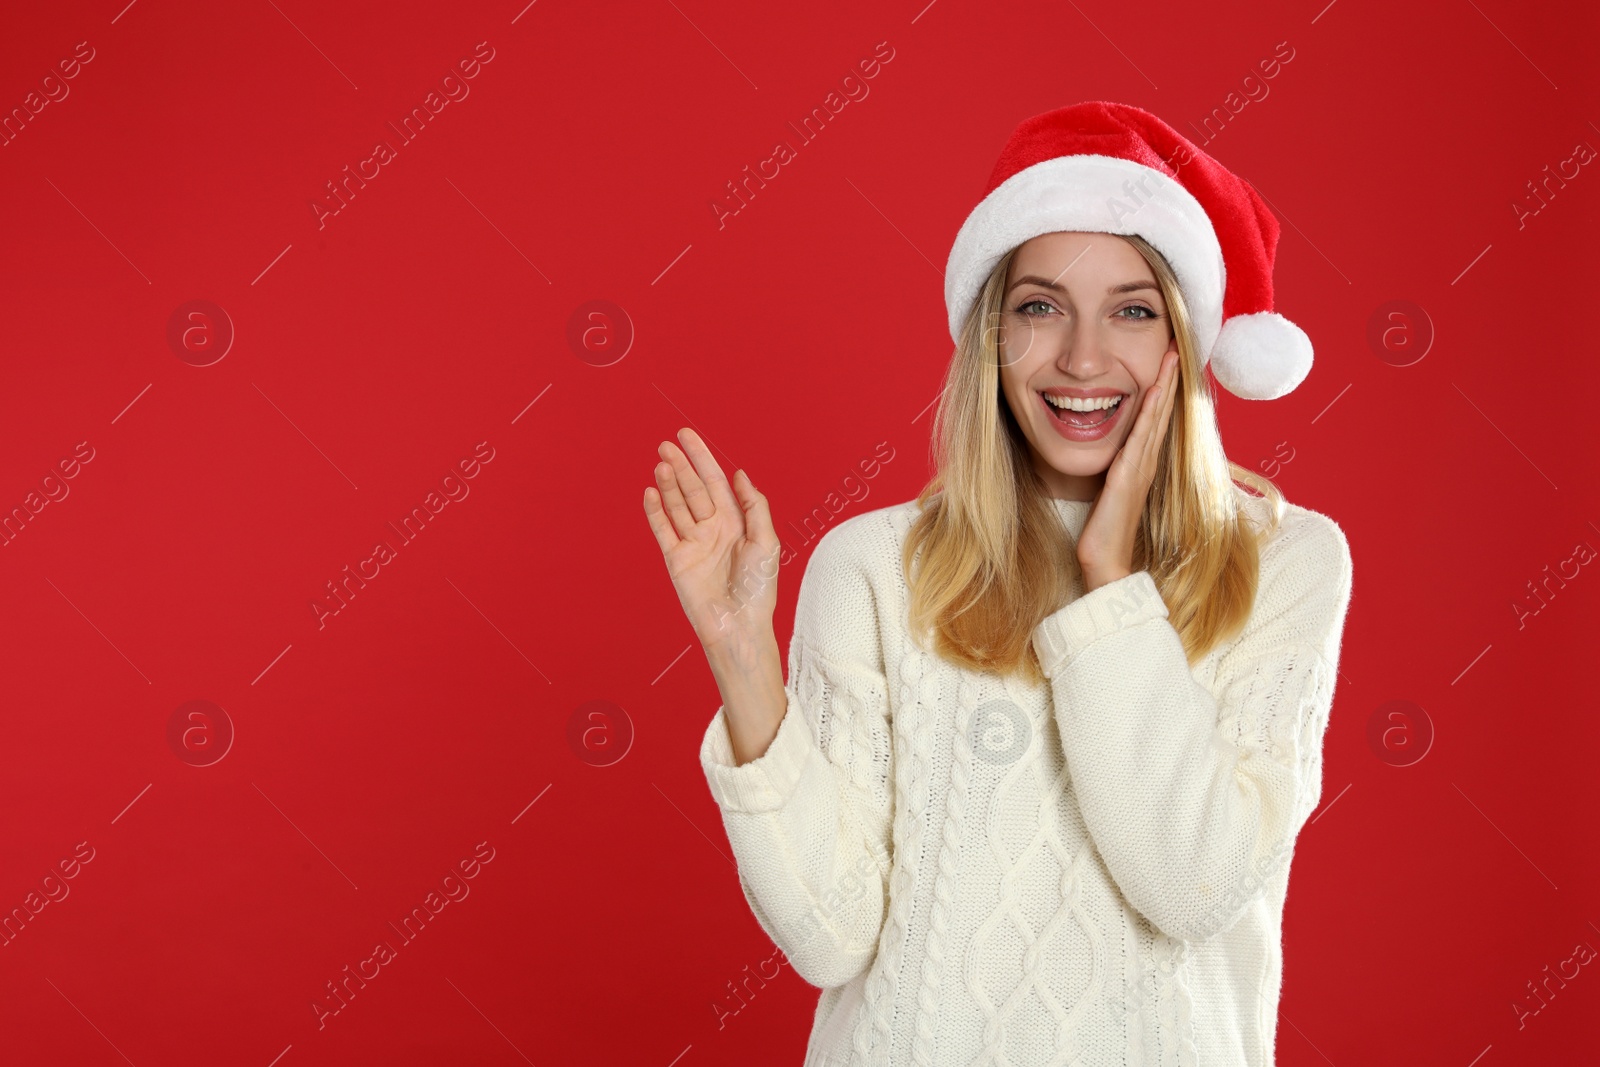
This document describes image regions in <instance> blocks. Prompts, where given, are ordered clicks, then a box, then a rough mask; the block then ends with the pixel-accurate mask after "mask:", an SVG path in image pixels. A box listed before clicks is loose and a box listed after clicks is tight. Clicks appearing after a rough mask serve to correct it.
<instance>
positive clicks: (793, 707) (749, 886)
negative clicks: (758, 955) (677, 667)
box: [700, 516, 893, 989]
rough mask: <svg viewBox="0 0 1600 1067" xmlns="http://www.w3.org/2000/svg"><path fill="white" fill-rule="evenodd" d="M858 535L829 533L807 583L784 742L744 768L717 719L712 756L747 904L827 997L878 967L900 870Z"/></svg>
mask: <svg viewBox="0 0 1600 1067" xmlns="http://www.w3.org/2000/svg"><path fill="white" fill-rule="evenodd" d="M858 518H861V519H864V518H866V516H860V517H858ZM847 527H849V528H850V529H851V530H854V531H856V532H859V531H860V529H861V527H860V525H859V524H858V523H856V522H854V521H851V522H847V523H845V524H841V525H840V526H836V527H835V528H834V529H833V530H830V531H829V532H828V533H827V534H826V535H824V537H823V538H822V540H821V541H820V542H818V544H817V547H816V549H815V551H814V552H813V553H812V556H811V559H810V560H809V561H808V563H807V565H806V571H805V574H804V576H803V577H802V578H801V583H800V592H799V597H798V601H797V604H796V608H795V629H794V635H793V638H792V639H791V641H790V646H789V679H788V682H787V683H786V685H785V687H784V690H785V695H786V698H787V707H786V709H785V712H784V717H783V720H782V723H781V724H780V725H779V727H778V733H777V736H776V737H774V738H773V740H772V743H771V744H770V745H769V746H768V748H767V750H766V752H764V753H762V755H761V756H760V757H758V758H757V759H754V760H751V761H750V762H748V763H745V764H743V765H735V763H734V757H733V748H732V744H731V741H730V739H729V735H728V727H727V717H726V709H725V708H722V707H719V708H718V709H717V713H716V715H715V716H714V717H713V718H712V720H711V724H710V726H709V727H707V729H706V732H705V735H704V738H703V739H702V742H701V746H700V763H701V766H702V769H703V770H704V771H705V775H706V781H707V783H708V784H709V785H710V787H711V795H712V797H713V799H715V800H716V802H717V805H718V807H719V808H720V809H721V812H722V824H723V827H724V828H725V829H726V831H727V835H728V841H729V843H730V844H731V845H732V846H733V852H734V856H735V859H736V861H737V864H738V869H739V885H740V888H741V890H742V891H743V892H744V895H745V899H746V900H747V901H748V902H749V904H750V908H751V910H752V912H753V913H754V914H755V917H756V920H757V921H758V922H759V923H760V924H761V926H762V929H764V930H765V931H766V932H767V934H768V936H770V937H771V938H772V940H773V943H774V944H776V945H777V946H778V947H779V948H780V949H782V950H783V953H784V955H785V956H787V957H788V959H789V962H790V964H791V965H792V966H793V967H794V970H795V973H796V974H798V975H800V976H801V977H802V978H804V979H805V980H806V981H807V982H809V983H811V984H812V985H814V986H817V987H819V988H823V989H828V988H832V987H835V986H840V985H844V984H845V983H846V982H848V981H850V980H851V979H852V978H854V977H856V976H857V975H859V974H861V973H862V972H864V971H865V970H866V969H867V968H868V966H870V964H871V962H872V960H873V958H874V957H875V955H876V954H877V942H878V935H879V933H880V931H881V929H882V926H883V918H884V915H885V910H886V905H887V893H888V878H889V867H890V859H891V851H890V850H891V840H890V833H891V817H892V796H893V777H892V767H893V763H892V760H893V756H892V751H891V748H890V715H889V686H888V681H887V679H886V677H885V675H884V670H883V665H882V654H881V646H880V645H879V644H878V642H877V638H876V634H877V619H876V615H875V602H874V597H873V593H872V589H871V586H870V584H869V577H870V576H869V574H868V572H867V571H866V569H865V564H864V561H863V557H862V555H861V553H860V551H859V550H860V548H861V547H864V546H862V545H861V543H860V542H861V539H859V538H857V537H854V536H852V535H851V534H850V533H848V532H846V528H847Z"/></svg>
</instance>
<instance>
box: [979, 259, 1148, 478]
mask: <svg viewBox="0 0 1600 1067" xmlns="http://www.w3.org/2000/svg"><path fill="white" fill-rule="evenodd" d="M1000 324H1001V327H1002V328H1001V329H1000V331H999V338H998V341H999V350H1000V353H999V354H1000V384H1001V388H1002V389H1003V390H1004V392H1005V395H1006V401H1007V402H1008V403H1009V404H1010V405H1011V413H1012V415H1013V416H1015V418H1016V420H1017V424H1018V425H1019V426H1021V427H1022V432H1023V433H1024V434H1025V435H1026V436H1027V438H1028V442H1029V445H1030V446H1031V451H1032V453H1033V461H1034V469H1035V470H1037V471H1038V472H1039V475H1040V477H1042V478H1043V479H1044V481H1045V484H1046V485H1047V486H1048V487H1049V488H1050V492H1051V495H1052V496H1056V497H1061V498H1064V499H1069V500H1089V499H1092V498H1093V497H1094V496H1095V495H1096V494H1097V493H1098V492H1099V491H1100V487H1101V486H1102V485H1104V484H1105V472H1106V469H1107V468H1108V467H1110V466H1111V461H1112V460H1113V459H1114V458H1116V454H1117V450H1118V449H1119V448H1121V447H1122V443H1123V442H1124V441H1125V440H1127V438H1128V434H1129V432H1131V431H1132V429H1133V423H1134V418H1135V416H1136V414H1137V413H1138V411H1139V406H1140V405H1141V404H1142V403H1143V401H1144V396H1145V393H1146V392H1147V391H1148V390H1150V389H1151V388H1153V387H1154V386H1155V383H1156V376H1157V374H1158V373H1159V371H1160V369H1161V361H1162V359H1163V358H1164V357H1165V356H1166V354H1167V353H1168V352H1177V350H1178V342H1177V341H1176V340H1175V339H1174V338H1173V335H1172V325H1171V320H1169V319H1168V318H1167V307H1166V303H1165V302H1164V301H1163V300H1162V298H1161V288H1160V286H1158V285H1157V284H1156V279H1155V274H1154V273H1153V272H1152V271H1151V270H1150V265H1149V264H1148V263H1146V262H1145V259H1144V257H1143V256H1142V255H1140V254H1139V252H1138V250H1137V249H1136V248H1134V247H1133V246H1132V245H1131V244H1129V243H1128V242H1127V241H1124V240H1123V239H1122V238H1120V237H1118V236H1116V235H1115V234H1108V233H1046V234H1040V235H1039V236H1038V237H1034V238H1032V239H1031V240H1029V241H1027V242H1025V243H1024V244H1023V245H1022V246H1021V248H1020V249H1018V251H1017V254H1016V255H1015V256H1014V257H1013V258H1012V261H1011V270H1010V272H1009V273H1008V275H1007V276H1006V291H1005V295H1004V297H1003V298H1002V302H1001V312H1000ZM1047 395H1048V396H1050V397H1052V398H1055V399H1057V400H1065V399H1066V398H1076V399H1073V400H1071V401H1068V402H1069V403H1071V404H1072V406H1074V407H1077V408H1084V407H1087V408H1089V410H1087V411H1067V410H1062V409H1061V408H1058V407H1057V406H1055V405H1053V404H1051V403H1050V401H1047V400H1046V399H1045V397H1046V396H1047ZM1118 398H1120V402H1118V403H1117V404H1116V406H1115V407H1113V408H1110V409H1109V410H1108V409H1107V408H1106V407H1105V405H1106V404H1107V403H1109V402H1111V401H1112V400H1116V399H1118Z"/></svg>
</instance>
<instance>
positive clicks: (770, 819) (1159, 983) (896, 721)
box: [700, 490, 1351, 1067]
mask: <svg viewBox="0 0 1600 1067" xmlns="http://www.w3.org/2000/svg"><path fill="white" fill-rule="evenodd" d="M1239 497H1240V499H1241V501H1242V502H1243V506H1244V507H1245V509H1246V511H1247V512H1248V513H1249V514H1250V516H1251V517H1252V518H1253V519H1254V520H1255V521H1256V522H1257V523H1258V525H1261V526H1263V527H1264V525H1265V523H1266V519H1267V505H1266V501H1265V500H1264V499H1261V498H1257V497H1254V496H1251V495H1250V494H1247V493H1245V492H1243V491H1242V490H1239ZM1056 506H1057V510H1058V512H1059V513H1060V515H1061V517H1062V520H1063V522H1064V525H1065V527H1066V529H1067V531H1068V532H1069V533H1070V535H1071V537H1072V538H1073V540H1074V543H1075V542H1076V538H1077V537H1078V535H1079V534H1080V533H1081V532H1082V530H1083V525H1084V522H1085V521H1086V520H1087V518H1088V513H1089V508H1090V503H1089V502H1088V501H1069V500H1060V501H1056ZM916 507H917V505H916V502H915V501H914V500H913V501H907V502H905V503H902V504H898V505H894V506H890V507H885V508H880V509H878V510H876V511H870V512H864V513H862V514H860V515H856V516H854V517H852V518H850V519H847V520H845V521H843V522H841V523H839V524H838V525H836V526H834V527H833V528H832V529H831V530H829V531H828V532H827V533H826V534H825V535H824V536H823V538H822V539H821V541H819V542H818V544H817V546H816V550H815V551H814V552H813V554H812V556H811V559H810V561H809V562H808V563H807V565H806V570H805V573H804V576H803V577H802V579H801V583H800V591H799V600H798V603H797V605H796V609H795V626H794V636H793V639H792V641H791V643H790V648H789V678H788V682H787V685H786V687H785V689H786V694H787V698H788V707H787V711H786V713H785V716H784V719H783V722H782V724H781V726H780V727H779V729H778V733H777V736H776V737H775V738H774V739H773V741H772V743H771V745H770V746H769V747H768V749H767V751H766V752H765V753H763V754H762V756H761V757H760V758H759V759H756V760H752V761H751V762H749V763H747V764H744V765H743V766H736V765H735V764H734V759H733V753H732V747H731V744H730V742H729V737H728V731H727V722H726V719H725V717H724V711H723V709H721V708H719V709H718V710H717V713H716V716H715V717H714V718H713V719H712V720H711V724H710V726H709V727H708V728H707V730H706V732H705V736H704V738H703V740H702V743H701V747H700V761H701V765H702V767H703V769H704V771H705V774H706V779H707V781H708V783H709V784H710V787H711V793H712V796H713V797H714V798H715V799H716V801H717V804H718V805H719V806H720V808H721V810H722V819H723V825H724V827H725V828H726V830H727V834H728V840H729V842H730V843H731V844H732V846H733V851H734V854H735V856H736V858H737V861H738V869H739V883H740V886H741V888H742V889H743V891H744V895H745V898H746V899H747V900H748V901H749V904H750V907H751V908H752V909H753V911H754V913H755V916H756V919H757V920H758V921H759V922H760V924H761V926H762V928H763V929H764V930H765V931H766V932H767V934H768V935H769V936H771V938H772V939H773V941H774V942H775V943H776V944H777V946H778V947H779V948H780V949H781V950H782V951H783V953H784V955H785V956H786V957H787V958H788V962H789V963H790V964H791V966H793V968H794V970H795V972H796V973H797V974H799V975H800V976H801V977H802V978H804V979H805V980H806V981H807V982H809V983H811V984H812V985H815V986H817V987H819V988H821V989H822V990H823V993H822V995H821V998H820V999H819V1001H818V1004H817V1011H816V1017H815V1020H814V1022H813V1025H812V1030H811V1037H810V1043H809V1047H808V1050H807V1053H806V1057H805V1061H804V1064H805V1067H824V1065H827V1067H845V1065H855V1067H867V1065H879V1064H882V1065H894V1067H902V1065H905V1067H910V1065H916V1067H933V1065H941V1067H943V1065H958V1064H959V1065H963V1067H965V1065H981V1064H992V1065H995V1067H1058V1065H1059V1067H1065V1065H1068V1064H1076V1065H1081V1067H1111V1065H1116V1067H1142V1065H1150V1067H1156V1065H1161V1067H1166V1065H1176V1067H1193V1065H1202V1067H1212V1065H1228V1067H1245V1065H1248V1067H1270V1065H1271V1064H1272V1063H1273V1042H1274V1038H1275V1036H1276V1030H1277V1014H1278V995H1279V989H1280V986H1281V977H1282V950H1281V941H1282V935H1281V931H1282V916H1283V904H1284V894H1285V890H1286V888H1287V882H1288V871H1289V860H1290V858H1291V856H1292V852H1293V846H1294V841H1295V837H1296V835H1297V834H1298V832H1299V830H1300V828H1301V827H1302V826H1303V825H1305V822H1306V820H1307V818H1308V817H1309V816H1310V814H1311V812H1312V811H1313V810H1314V809H1315V808H1316V806H1317V803H1318V800H1319V798H1320V796H1321V792H1322V751H1321V750H1322V737H1323V733H1324V730H1325V729H1326V727H1327V722H1328V711H1329V708H1330V706H1331V704H1332V700H1333V689H1334V681H1335V676H1336V667H1337V662H1338V657H1339V645H1340V638H1341V634H1342V632H1343V627H1344V618H1345V613H1346V610H1347V608H1348V606H1349V600H1350V588H1351V584H1350V583H1351V564H1350V550H1349V546H1348V544H1347V542H1346V540H1345V537H1344V534H1343V532H1342V531H1341V530H1340V529H1339V527H1338V526H1337V525H1336V524H1335V523H1334V522H1333V520H1331V519H1329V518H1328V517H1327V516H1325V515H1321V514H1319V513H1317V512H1314V511H1310V510H1307V509H1305V508H1301V507H1298V506H1296V505H1292V504H1290V505H1288V506H1287V508H1286V509H1285V514H1284V516H1283V521H1282V525H1281V526H1280V528H1279V530H1278V532H1277V533H1276V535H1275V536H1273V538H1272V539H1271V540H1270V541H1269V542H1267V543H1266V544H1265V545H1263V547H1262V550H1261V579H1260V587H1259V591H1258V593H1257V596H1256V601H1255V604H1254V606H1253V608H1252V610H1251V613H1250V617H1249V621H1248V623H1247V625H1246V627H1245V629H1244V630H1243V632H1242V633H1241V634H1240V635H1239V636H1238V637H1236V638H1234V639H1233V640H1231V641H1228V642H1225V643H1223V644H1222V645H1220V646H1218V647H1217V648H1216V649H1214V650H1213V651H1212V652H1211V653H1209V654H1208V655H1207V656H1206V657H1205V658H1204V659H1203V660H1201V661H1200V662H1199V663H1197V664H1196V665H1195V666H1194V667H1193V668H1191V667H1190V666H1189V664H1188V662H1187V661H1186V659H1185V657H1184V651H1183V646H1182V644H1181V642H1180V641H1179V639H1178V634H1177V631H1176V630H1174V629H1173V628H1172V625H1171V623H1170V622H1169V621H1168V617H1167V607H1166V605H1165V603H1163V601H1162V599H1161V596H1160V594H1159V592H1158V590H1157V589H1156V585H1155V582H1154V581H1153V579H1152V578H1151V576H1150V574H1149V572H1148V571H1139V572H1137V573H1135V574H1131V575H1129V576H1127V577H1125V578H1122V579H1120V580H1118V581H1115V582H1110V583H1108V584H1106V585H1104V586H1101V587H1100V588H1098V589H1096V590H1094V591H1093V592H1092V593H1089V594H1087V595H1082V593H1081V586H1079V587H1077V588H1076V589H1074V593H1073V597H1072V599H1071V600H1070V601H1069V602H1068V603H1067V604H1066V606H1064V607H1063V608H1061V609H1060V610H1059V611H1057V612H1056V613H1055V614H1053V615H1051V616H1050V617H1048V618H1047V619H1045V620H1044V621H1043V622H1042V623H1040V624H1039V626H1038V627H1037V628H1036V629H1035V631H1034V634H1033V642H1034V648H1035V649H1036V651H1037V652H1038V653H1039V657H1040V662H1041V663H1042V664H1043V665H1044V668H1045V672H1046V674H1047V675H1048V681H1047V682H1046V683H1045V684H1042V685H1029V684H1027V683H1025V682H1023V681H1021V680H1018V679H1015V678H1006V679H1002V678H1001V677H999V676H998V675H996V674H994V673H993V672H974V671H969V670H966V669H963V668H961V667H958V666H956V665H955V664H952V663H950V662H948V661H946V660H944V659H942V658H939V657H937V656H935V655H934V654H932V653H928V652H924V651H921V650H920V649H918V648H917V647H916V646H915V645H913V643H912V642H911V640H910V636H909V633H908V628H909V622H908V615H907V608H906V583H905V579H904V575H903V574H902V572H901V569H900V564H899V559H900V546H901V545H902V544H903V543H904V538H905V536H906V532H907V530H908V529H909V526H910V522H911V520H912V518H913V517H914V515H915V514H916Z"/></svg>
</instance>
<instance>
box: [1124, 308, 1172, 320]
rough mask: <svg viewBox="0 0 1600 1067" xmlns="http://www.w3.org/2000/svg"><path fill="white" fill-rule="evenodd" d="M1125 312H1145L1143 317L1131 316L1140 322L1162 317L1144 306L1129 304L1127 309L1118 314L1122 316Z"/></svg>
mask: <svg viewBox="0 0 1600 1067" xmlns="http://www.w3.org/2000/svg"><path fill="white" fill-rule="evenodd" d="M1123 311H1142V312H1144V314H1143V315H1134V316H1131V318H1133V319H1138V320H1149V319H1159V318H1160V317H1161V316H1160V315H1157V314H1156V313H1155V312H1154V311H1151V310H1150V309H1149V308H1147V307H1145V306H1144V305H1143V304H1129V305H1128V306H1127V307H1125V308H1122V309H1121V310H1119V311H1118V312H1117V314H1118V315H1120V314H1122V312H1123Z"/></svg>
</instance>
